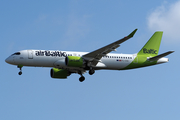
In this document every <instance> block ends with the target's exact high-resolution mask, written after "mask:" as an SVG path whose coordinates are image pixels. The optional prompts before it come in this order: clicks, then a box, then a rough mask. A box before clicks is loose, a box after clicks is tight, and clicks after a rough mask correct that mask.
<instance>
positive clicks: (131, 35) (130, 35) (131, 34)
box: [127, 29, 138, 38]
mask: <svg viewBox="0 0 180 120" xmlns="http://www.w3.org/2000/svg"><path fill="white" fill-rule="evenodd" d="M137 30H138V29H135V30H134V31H133V32H132V33H130V34H129V35H128V36H127V37H128V38H131V37H133V36H134V34H135V33H136V31H137Z"/></svg>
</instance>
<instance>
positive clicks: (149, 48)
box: [138, 31, 163, 57]
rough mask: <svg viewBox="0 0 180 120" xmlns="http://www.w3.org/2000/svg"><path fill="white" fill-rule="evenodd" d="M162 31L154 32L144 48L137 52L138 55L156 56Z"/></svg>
mask: <svg viewBox="0 0 180 120" xmlns="http://www.w3.org/2000/svg"><path fill="white" fill-rule="evenodd" d="M162 34H163V32H162V31H158V32H155V33H154V34H153V35H152V37H151V38H150V39H149V41H148V42H147V43H146V44H145V45H144V47H143V48H142V49H141V50H140V51H139V53H138V55H147V56H152V57H154V56H156V55H158V52H159V47H160V44H161V39H162Z"/></svg>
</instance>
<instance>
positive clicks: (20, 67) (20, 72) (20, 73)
mask: <svg viewBox="0 0 180 120" xmlns="http://www.w3.org/2000/svg"><path fill="white" fill-rule="evenodd" d="M17 67H18V68H19V69H20V71H19V73H18V74H19V75H22V67H23V66H20V65H18V66H17Z"/></svg>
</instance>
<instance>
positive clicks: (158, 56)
mask: <svg viewBox="0 0 180 120" xmlns="http://www.w3.org/2000/svg"><path fill="white" fill-rule="evenodd" d="M173 52H174V51H169V52H166V53H163V54H160V55H157V56H155V57H152V58H149V59H148V60H150V61H155V60H159V59H160V58H162V57H165V56H167V55H169V54H171V53H173Z"/></svg>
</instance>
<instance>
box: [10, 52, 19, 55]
mask: <svg viewBox="0 0 180 120" xmlns="http://www.w3.org/2000/svg"><path fill="white" fill-rule="evenodd" d="M20 54H21V53H20V52H16V53H14V54H12V55H20Z"/></svg>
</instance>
